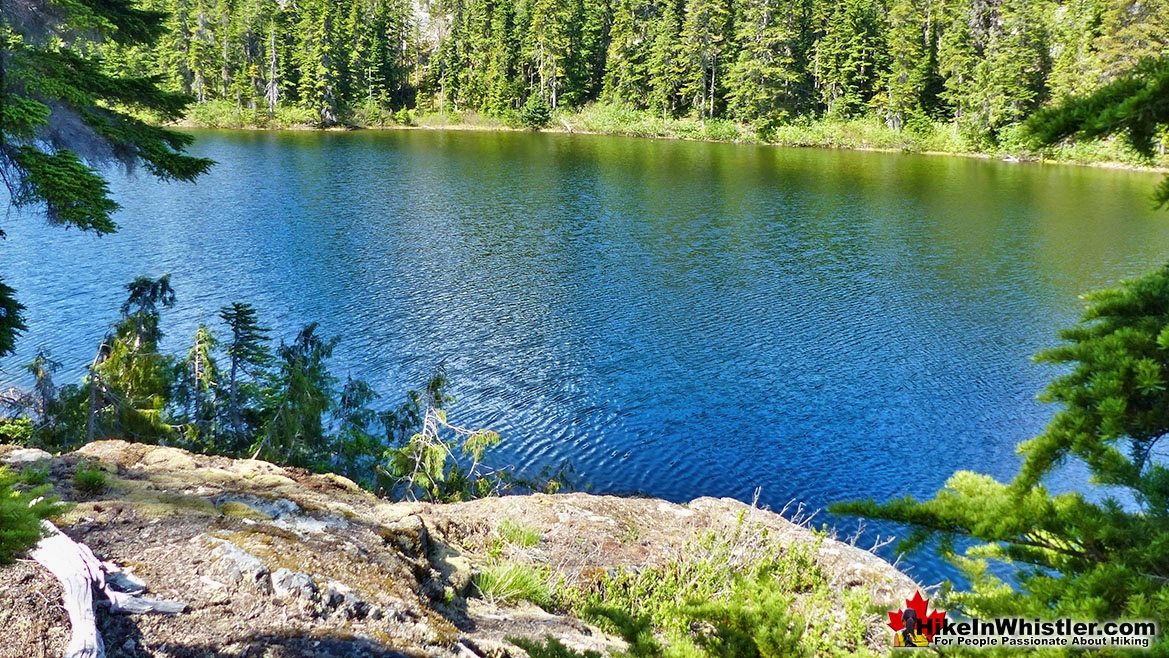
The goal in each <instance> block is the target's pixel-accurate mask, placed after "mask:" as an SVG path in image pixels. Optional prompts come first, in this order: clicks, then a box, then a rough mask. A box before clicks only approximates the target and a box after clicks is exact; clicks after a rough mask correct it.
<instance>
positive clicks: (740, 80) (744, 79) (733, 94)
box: [727, 0, 806, 123]
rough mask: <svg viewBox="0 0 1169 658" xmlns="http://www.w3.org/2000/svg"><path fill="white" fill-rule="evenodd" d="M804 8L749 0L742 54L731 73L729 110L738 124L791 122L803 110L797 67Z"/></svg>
mask: <svg viewBox="0 0 1169 658" xmlns="http://www.w3.org/2000/svg"><path fill="white" fill-rule="evenodd" d="M803 4H804V3H801V2H798V1H797V2H784V1H782V0H747V1H746V5H745V7H744V9H743V12H742V15H741V16H740V18H739V19H738V31H737V34H736V38H737V40H738V46H739V55H738V58H737V59H736V60H735V63H734V65H733V66H732V67H731V70H730V71H729V72H728V83H727V86H728V87H729V88H730V92H729V94H728V109H729V110H730V112H731V115H732V116H734V117H735V118H736V119H738V120H739V121H745V122H753V121H757V120H760V119H763V120H766V121H767V122H772V123H774V122H781V121H786V120H788V119H790V118H792V117H794V116H795V114H796V113H797V112H798V111H799V103H800V98H799V95H800V92H801V91H802V90H801V83H802V81H803V77H804V76H803V74H802V72H801V71H800V70H799V68H797V65H798V63H799V62H798V58H799V56H800V53H799V50H800V33H801V31H802V30H803V29H806V25H805V24H804V21H803V20H801V18H802V17H803V15H804V12H803V11H802V9H803V7H802V6H801V5H803Z"/></svg>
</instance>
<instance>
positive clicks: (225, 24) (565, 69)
mask: <svg viewBox="0 0 1169 658" xmlns="http://www.w3.org/2000/svg"><path fill="white" fill-rule="evenodd" d="M146 6H147V8H149V9H154V10H157V11H160V12H165V13H166V14H168V15H169V18H168V20H167V24H166V33H165V35H164V36H163V37H162V38H161V39H159V40H158V41H157V42H156V43H155V44H154V45H153V46H150V47H142V46H135V47H131V48H123V47H118V46H113V47H109V48H107V49H106V52H105V55H106V59H107V62H108V63H109V64H110V65H111V66H113V67H115V68H116V69H117V70H118V71H119V72H120V73H133V74H157V75H159V76H161V78H162V79H163V81H164V84H165V86H167V87H169V88H170V89H171V90H172V91H181V92H185V93H189V94H191V95H192V96H194V97H195V98H196V99H197V100H198V101H200V102H208V101H210V102H212V104H215V103H218V104H219V105H220V106H228V107H231V108H233V109H234V110H235V111H237V112H238V113H240V114H241V115H243V116H245V117H251V119H249V121H250V122H252V123H263V122H264V121H265V120H266V119H270V118H272V117H275V116H277V114H278V113H282V112H283V113H285V115H286V116H292V117H294V118H295V119H296V120H297V121H299V122H303V123H314V124H318V125H326V126H327V125H334V124H339V123H355V124H362V123H372V122H373V119H374V118H375V117H387V116H390V117H393V114H392V113H394V112H397V113H398V115H397V117H396V118H397V119H398V120H399V121H402V120H403V117H406V119H405V120H407V121H408V116H409V115H408V114H407V112H408V110H417V111H420V112H477V113H481V114H484V115H488V116H495V117H501V118H505V119H506V118H511V119H518V120H522V121H523V122H525V123H528V124H529V125H532V124H536V125H538V124H540V123H545V122H547V120H548V116H549V115H550V113H551V112H552V111H555V110H558V109H560V110H571V109H574V108H580V107H583V106H585V105H587V104H589V103H593V102H601V103H606V104H612V105H617V106H621V107H624V108H629V109H635V110H641V111H643V112H645V113H646V114H652V115H656V116H662V117H692V118H695V119H701V120H710V119H724V120H730V121H734V122H738V123H740V124H746V125H750V126H753V127H754V128H755V129H756V130H757V131H759V133H760V134H761V135H763V136H766V134H767V131H768V130H770V129H773V128H774V127H776V126H779V125H783V124H786V123H792V122H796V121H801V120H808V119H819V118H829V119H849V118H856V117H870V118H874V119H877V120H879V121H880V122H882V123H883V124H885V125H886V126H888V127H889V128H891V129H893V130H897V131H901V130H904V129H907V128H908V129H913V128H914V127H915V126H919V125H925V124H928V123H934V124H937V123H947V124H951V125H953V126H954V127H956V128H957V130H958V132H959V133H960V134H961V136H962V138H963V139H964V140H965V141H966V142H967V143H968V144H971V145H974V146H975V147H979V146H993V145H995V144H996V143H998V142H999V141H1000V140H1001V139H1002V138H1003V137H1004V135H1009V134H1010V133H1009V131H1010V129H1011V127H1012V126H1014V125H1016V124H1018V123H1019V122H1020V121H1021V120H1022V119H1024V118H1025V117H1026V116H1027V115H1028V114H1029V113H1031V112H1033V111H1034V110H1036V109H1037V108H1038V107H1040V106H1043V105H1044V104H1045V103H1048V102H1050V101H1056V100H1059V99H1062V98H1065V97H1068V96H1073V95H1079V94H1084V93H1088V92H1091V91H1093V90H1094V89H1096V88H1098V87H1100V86H1101V85H1103V84H1106V83H1107V82H1109V81H1111V80H1113V79H1115V78H1116V77H1117V76H1120V75H1122V74H1124V73H1125V72H1127V71H1129V70H1131V69H1132V67H1133V66H1135V65H1136V64H1137V63H1138V62H1139V61H1141V60H1143V59H1147V58H1153V57H1159V56H1162V55H1164V54H1166V52H1167V49H1169V1H1166V0H1153V1H1151V2H1134V1H1132V0H1070V1H1067V2H1055V1H1051V0H1043V1H1039V2H1032V1H1025V0H975V1H973V2H958V1H955V0H845V1H843V2H828V1H826V0H678V1H675V0H434V1H433V2H428V0H409V1H408V0H295V1H293V0H146Z"/></svg>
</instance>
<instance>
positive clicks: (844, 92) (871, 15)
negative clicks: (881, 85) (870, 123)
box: [814, 0, 885, 117]
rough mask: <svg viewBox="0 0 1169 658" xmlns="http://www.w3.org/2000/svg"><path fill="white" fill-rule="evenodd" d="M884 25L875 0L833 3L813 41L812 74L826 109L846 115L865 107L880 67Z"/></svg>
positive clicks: (841, 115) (829, 113)
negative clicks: (822, 31)
mask: <svg viewBox="0 0 1169 658" xmlns="http://www.w3.org/2000/svg"><path fill="white" fill-rule="evenodd" d="M884 43H885V41H884V25H883V21H882V16H881V12H880V6H879V5H878V0H844V1H843V2H839V3H835V4H834V5H833V9H832V12H831V13H830V14H829V15H828V17H827V22H826V24H825V26H824V33H823V35H822V36H821V37H820V39H819V40H818V41H817V42H816V50H815V53H816V54H815V63H814V66H815V78H816V86H817V87H818V88H819V89H820V100H821V103H823V106H824V108H825V113H826V114H828V115H830V116H839V117H848V116H852V115H854V114H856V113H857V112H858V111H860V110H861V109H863V108H864V107H866V106H867V105H868V103H869V101H870V100H871V99H872V98H873V96H874V94H875V93H876V89H877V86H876V81H877V80H878V79H879V77H880V75H881V74H882V71H883V68H882V67H883V61H884V56H885V49H884Z"/></svg>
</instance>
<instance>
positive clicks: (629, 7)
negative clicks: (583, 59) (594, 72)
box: [602, 0, 650, 109]
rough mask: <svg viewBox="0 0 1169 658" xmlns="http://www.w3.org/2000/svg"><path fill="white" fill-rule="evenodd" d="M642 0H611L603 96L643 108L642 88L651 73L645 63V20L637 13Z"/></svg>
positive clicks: (643, 90) (646, 45)
mask: <svg viewBox="0 0 1169 658" xmlns="http://www.w3.org/2000/svg"><path fill="white" fill-rule="evenodd" d="M643 4H644V3H642V2H641V1H640V0H618V2H616V3H615V4H614V9H613V25H612V28H611V29H610V32H609V52H608V54H607V56H606V59H607V62H608V65H607V67H606V71H605V80H604V87H603V90H602V97H603V98H604V99H605V100H608V101H612V102H618V103H627V104H630V105H633V106H635V107H639V108H643V109H644V108H645V107H646V98H645V89H646V87H647V86H648V85H649V77H650V76H649V70H648V68H647V66H646V60H647V59H648V55H649V41H648V38H647V35H646V33H645V27H646V25H647V22H646V21H639V20H638V17H637V11H638V8H640V7H641V6H642V5H643Z"/></svg>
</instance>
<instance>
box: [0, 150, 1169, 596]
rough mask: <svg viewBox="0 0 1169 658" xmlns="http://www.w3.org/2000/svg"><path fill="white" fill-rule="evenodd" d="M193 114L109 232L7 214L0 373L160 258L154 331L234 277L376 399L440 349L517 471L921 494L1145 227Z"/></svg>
mask: <svg viewBox="0 0 1169 658" xmlns="http://www.w3.org/2000/svg"><path fill="white" fill-rule="evenodd" d="M195 134H196V136H197V138H198V141H197V142H196V145H195V147H194V149H193V150H194V152H195V153H196V154H199V155H205V156H208V157H211V158H214V159H215V160H217V161H218V163H219V164H218V165H217V166H216V167H215V168H214V169H213V170H212V172H211V173H210V174H209V175H207V176H206V177H205V178H203V179H201V180H200V182H199V183H197V184H195V185H187V184H170V185H167V184H160V183H157V182H155V181H153V180H150V179H149V178H148V176H146V175H145V174H143V175H141V176H139V177H138V178H135V179H126V178H124V177H121V176H120V175H115V176H114V179H113V185H112V186H113V189H114V190H115V193H116V197H117V199H118V200H119V201H120V203H121V204H122V206H123V210H122V211H121V212H120V213H119V214H118V215H117V219H118V221H119V223H120V224H121V231H120V232H119V233H117V234H115V235H111V236H107V237H104V238H100V239H99V238H96V237H93V236H90V235H85V234H80V233H78V232H76V231H69V232H66V231H62V230H61V229H58V228H51V227H47V226H45V224H44V222H43V221H42V220H41V219H39V218H37V217H36V216H35V215H34V214H31V213H26V214H25V215H24V216H21V215H18V214H15V213H10V215H9V217H8V219H7V221H6V222H5V224H4V229H5V230H6V231H7V232H8V234H9V237H8V240H7V241H6V242H5V243H4V245H3V250H2V252H0V272H2V273H3V275H4V277H5V279H6V281H7V282H8V283H9V284H10V285H13V286H14V287H15V288H16V289H17V290H18V292H19V295H20V299H21V300H22V301H23V302H24V303H25V304H26V305H27V306H28V307H29V310H28V313H27V318H28V321H29V331H28V332H27V334H26V335H25V336H24V338H23V339H22V341H21V344H20V352H19V354H18V355H16V356H15V357H12V358H9V359H7V360H6V361H5V362H4V363H3V365H4V374H5V379H7V380H9V381H20V380H22V378H23V375H21V374H20V368H19V366H20V364H23V363H26V362H27V361H28V360H30V359H31V356H32V354H33V353H34V352H35V350H36V348H37V347H38V346H45V347H47V348H49V349H50V350H51V352H52V354H53V356H54V357H55V358H56V359H58V360H60V361H62V362H63V363H64V364H65V366H66V372H63V373H61V375H60V376H59V381H62V382H72V381H76V380H77V379H78V378H79V376H80V374H81V372H82V370H83V368H84V365H85V364H86V363H88V362H89V360H90V359H91V358H92V356H93V352H94V350H95V348H96V346H97V344H98V342H99V341H100V339H101V337H102V336H103V335H104V333H105V332H106V330H107V329H108V327H109V326H110V324H111V323H112V321H113V320H114V319H115V317H116V314H117V310H118V306H119V305H120V303H121V301H122V299H123V297H124V291H123V289H122V286H123V285H124V284H125V283H126V282H128V281H129V280H131V279H132V278H133V277H134V276H136V275H139V274H150V275H152V276H157V275H160V274H162V273H165V272H170V273H171V274H172V277H173V284H174V287H175V289H176V290H177V293H178V305H177V306H176V307H175V308H174V309H173V310H172V311H168V312H167V313H166V314H165V315H164V330H166V331H167V332H168V334H167V338H166V340H165V342H164V347H165V348H167V349H169V350H173V351H180V350H181V351H183V352H185V351H186V349H187V348H186V346H185V343H186V341H187V340H188V339H189V337H190V336H191V334H192V333H193V331H194V328H195V326H196V325H197V324H198V323H200V322H206V323H213V322H216V319H215V313H216V310H217V309H218V308H219V307H221V306H223V305H225V304H228V303H230V302H233V301H247V302H250V303H252V304H254V305H256V306H257V307H258V308H259V309H260V312H261V316H262V319H263V320H264V321H265V322H266V323H267V324H268V325H269V326H270V327H271V328H272V329H273V334H274V336H276V337H282V338H286V339H290V338H291V337H292V336H293V335H294V334H295V332H296V330H297V329H298V328H299V326H300V325H301V324H303V323H305V322H307V321H310V320H319V321H320V322H321V324H322V326H323V329H324V333H326V334H337V335H340V336H342V342H341V344H340V346H339V347H338V350H337V353H336V359H335V365H336V372H337V373H338V374H340V375H341V376H342V377H344V375H345V374H352V375H354V376H360V377H363V378H365V379H367V380H369V381H370V382H371V383H372V384H373V385H374V386H375V388H376V389H377V390H378V391H379V392H381V393H382V394H383V395H384V396H385V399H384V400H383V401H384V403H385V404H386V405H389V404H390V403H393V404H396V403H397V402H398V401H399V400H400V399H401V397H402V393H403V392H404V391H405V390H406V389H407V388H410V387H415V386H417V385H419V384H420V383H421V382H422V381H424V379H425V377H426V375H427V373H428V372H429V371H430V370H431V369H432V368H433V367H434V366H435V365H436V364H439V363H445V364H446V367H447V369H448V372H449V375H450V378H451V380H452V382H453V387H452V392H453V394H454V395H455V396H456V397H457V398H458V402H457V403H456V404H455V405H454V406H453V407H452V408H451V418H452V420H453V421H454V422H456V423H460V424H464V425H472V426H489V427H492V428H495V429H498V430H499V431H500V432H501V433H502V435H503V438H504V443H503V444H502V446H501V447H500V449H499V450H498V452H497V453H496V456H495V460H496V461H498V462H500V463H513V464H516V465H517V466H518V467H519V468H520V469H521V470H522V471H523V472H526V473H529V474H531V473H535V472H536V471H538V470H539V469H540V467H542V466H546V465H553V464H556V463H558V462H560V461H561V460H569V461H571V462H572V463H573V464H574V465H575V467H576V471H577V476H578V477H579V478H580V480H581V481H583V482H585V483H587V484H588V485H589V486H590V487H591V488H592V489H593V490H594V491H597V492H621V493H645V494H651V495H654V496H660V497H664V498H668V499H671V500H676V501H683V500H688V499H691V498H694V497H697V496H733V497H735V498H739V499H743V500H750V499H751V498H752V496H753V492H754V491H755V490H756V488H758V489H759V490H760V497H759V500H760V502H761V503H763V504H766V505H770V506H772V507H773V508H776V509H779V508H782V507H784V506H785V504H787V503H788V502H789V501H796V502H802V503H804V504H805V506H807V507H808V508H810V509H816V508H820V507H823V506H824V505H825V504H827V503H828V502H831V501H836V500H840V499H847V498H855V497H875V498H878V499H886V498H889V497H892V496H899V495H902V494H906V493H908V494H913V495H916V496H928V495H929V494H931V493H932V492H934V491H935V490H936V489H937V488H938V487H939V486H940V485H941V484H942V483H943V482H944V481H945V480H946V478H947V477H948V476H949V475H950V474H951V473H952V472H953V471H955V470H956V469H976V470H979V471H983V472H988V473H990V474H992V475H994V476H996V477H998V478H1003V479H1005V478H1009V477H1011V476H1012V475H1013V473H1014V472H1015V469H1016V468H1017V466H1018V463H1019V462H1018V458H1017V456H1016V454H1015V450H1014V447H1015V444H1017V443H1018V442H1019V441H1021V440H1023V439H1026V438H1028V437H1030V436H1033V435H1034V434H1036V433H1037V432H1038V431H1039V430H1040V429H1041V428H1042V427H1043V425H1044V424H1045V423H1046V421H1047V420H1048V419H1049V418H1050V416H1051V414H1052V412H1053V410H1052V409H1051V408H1048V407H1044V406H1043V405H1040V404H1038V403H1037V402H1036V401H1035V395H1036V394H1037V393H1038V392H1039V391H1040V390H1041V388H1042V387H1043V386H1044V384H1045V382H1046V381H1048V379H1049V378H1050V377H1051V376H1052V375H1053V374H1054V372H1055V371H1054V370H1053V369H1052V368H1051V367H1048V366H1038V365H1035V364H1033V363H1032V362H1031V360H1030V359H1031V356H1032V355H1033V354H1034V353H1035V352H1036V351H1038V350H1040V349H1042V348H1044V347H1047V346H1051V345H1054V344H1056V342H1057V337H1056V332H1057V330H1058V329H1060V328H1061V327H1064V326H1067V325H1068V324H1069V323H1071V322H1073V321H1074V320H1075V319H1076V318H1077V317H1078V316H1079V313H1080V310H1081V306H1082V305H1081V302H1080V301H1079V299H1078V297H1077V296H1078V295H1079V294H1080V293H1082V292H1084V291H1086V290H1089V289H1091V288H1093V287H1098V286H1101V285H1108V284H1110V283H1112V282H1114V281H1116V280H1117V279H1120V278H1123V277H1127V276H1133V275H1137V274H1140V273H1142V272H1144V271H1146V270H1148V269H1149V268H1151V267H1153V266H1156V265H1158V264H1160V263H1162V262H1164V261H1165V260H1166V257H1167V248H1169V213H1156V212H1154V211H1153V210H1152V209H1151V206H1150V202H1149V196H1150V193H1151V191H1152V189H1153V186H1154V185H1155V184H1156V182H1157V181H1158V180H1159V178H1158V176H1157V175H1155V174H1149V173H1134V172H1125V171H1113V170H1105V169H1089V168H1078V167H1070V166H1054V165H1036V164H1008V163H1002V162H994V161H985V160H977V159H969V158H953V157H940V156H920V155H902V154H886V153H859V152H847V151H828V150H796V149H781V148H772V147H765V146H741V145H729V144H705V143H692V142H670V141H650V140H638V139H627V138H613V137H597V136H581V135H552V134H524V133H477V132H432V131H389V132H356V133H313V132H288V133H259V132H255V133H251V132H212V131H200V132H197V133H195ZM1082 476H1083V473H1082V472H1077V471H1076V470H1074V469H1071V470H1068V471H1067V472H1065V473H1063V474H1061V476H1060V478H1059V481H1057V482H1053V483H1052V484H1053V486H1055V487H1056V488H1068V487H1076V486H1081V484H1080V482H1081V480H1082ZM817 518H818V520H826V521H829V522H832V523H836V524H838V525H839V528H840V530H841V532H842V533H844V534H848V533H851V532H852V531H854V530H855V528H856V522H855V521H854V520H848V519H831V518H826V517H823V516H821V517H817ZM877 530H885V529H883V528H878V529H877ZM875 532H876V530H873V529H870V530H869V531H867V532H866V534H865V541H871V540H872V538H873V534H874V533H875ZM887 553H888V551H887V550H886V554H887ZM903 564H905V565H907V566H908V569H909V571H910V573H911V574H912V575H914V576H916V577H918V578H920V579H921V580H923V581H927V582H932V581H936V580H937V579H938V578H940V577H942V576H944V575H948V574H949V573H950V572H949V570H948V568H947V567H945V566H943V565H939V564H937V563H936V561H935V560H934V559H932V558H931V557H930V556H927V555H923V556H916V557H913V558H912V559H909V560H908V561H906V562H904V563H903Z"/></svg>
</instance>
